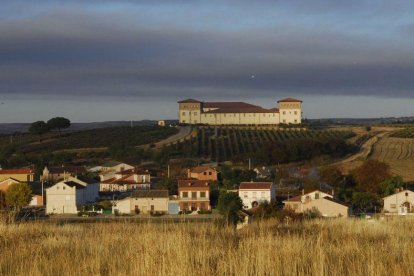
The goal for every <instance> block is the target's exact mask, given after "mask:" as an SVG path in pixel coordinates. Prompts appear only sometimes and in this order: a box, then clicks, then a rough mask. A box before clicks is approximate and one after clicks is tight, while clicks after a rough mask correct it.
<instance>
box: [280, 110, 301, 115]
mask: <svg viewBox="0 0 414 276" xmlns="http://www.w3.org/2000/svg"><path fill="white" fill-rule="evenodd" d="M289 114H292V111H289ZM293 114H295V115H298V112H297V111H293ZM283 115H286V111H283Z"/></svg>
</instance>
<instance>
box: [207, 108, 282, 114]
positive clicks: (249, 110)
mask: <svg viewBox="0 0 414 276" xmlns="http://www.w3.org/2000/svg"><path fill="white" fill-rule="evenodd" d="M278 112H279V109H277V108H272V109H265V108H262V107H260V106H257V107H228V108H219V109H215V110H209V111H205V112H204V113H207V114H215V113H216V114H217V113H278Z"/></svg>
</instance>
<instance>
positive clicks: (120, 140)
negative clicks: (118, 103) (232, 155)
mask: <svg viewBox="0 0 414 276" xmlns="http://www.w3.org/2000/svg"><path fill="white" fill-rule="evenodd" d="M177 133H178V129H177V128H172V127H159V126H135V127H132V128H131V127H109V128H100V129H93V130H86V131H77V132H72V133H65V134H63V135H62V136H61V137H60V136H59V134H57V133H48V134H47V135H44V136H42V137H41V139H42V141H41V142H40V141H39V138H40V137H38V136H35V135H32V134H19V135H15V136H14V137H13V141H12V140H11V139H10V137H9V136H0V164H1V165H2V166H3V167H7V166H8V167H14V166H26V165H29V164H33V163H35V164H44V163H49V162H52V163H53V162H54V161H56V163H57V164H59V163H65V162H68V161H70V160H72V159H73V158H75V159H85V160H86V161H91V162H93V161H94V160H93V158H100V159H102V158H106V157H109V155H110V153H111V152H112V153H114V155H119V156H121V155H122V154H123V153H125V152H127V153H129V154H131V155H137V152H135V151H134V149H135V147H137V146H140V145H145V144H152V143H156V142H158V141H161V140H163V139H166V138H168V137H170V136H172V135H175V134H177ZM108 151H109V152H108ZM67 152H70V153H71V155H69V154H68V153H67ZM65 153H66V154H65ZM89 159H90V160H89Z"/></svg>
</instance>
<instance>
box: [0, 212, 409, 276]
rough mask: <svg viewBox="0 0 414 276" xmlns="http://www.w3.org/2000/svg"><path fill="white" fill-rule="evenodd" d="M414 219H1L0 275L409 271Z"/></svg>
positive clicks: (396, 273)
mask: <svg viewBox="0 0 414 276" xmlns="http://www.w3.org/2000/svg"><path fill="white" fill-rule="evenodd" d="M413 227H414V220H410V219H408V218H396V219H393V220H385V221H365V220H345V219H344V220H314V221H307V222H304V223H297V224H289V225H286V224H281V223H277V222H276V221H268V222H265V223H260V224H253V225H250V226H249V227H247V228H244V229H243V230H241V231H239V232H234V231H233V230H231V229H225V228H223V227H219V226H216V225H214V224H209V223H205V224H203V223H192V224H186V223H181V224H179V223H177V224H172V223H163V224H155V223H142V224H133V223H95V224H65V225H55V224H50V223H28V224H20V225H4V224H0V252H1V257H0V275H414V255H413V254H412V247H413V241H414V234H413V231H412V229H413Z"/></svg>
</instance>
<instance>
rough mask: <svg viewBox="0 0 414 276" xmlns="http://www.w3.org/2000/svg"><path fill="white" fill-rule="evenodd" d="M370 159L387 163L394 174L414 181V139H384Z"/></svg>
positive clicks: (377, 144) (376, 146)
mask: <svg viewBox="0 0 414 276" xmlns="http://www.w3.org/2000/svg"><path fill="white" fill-rule="evenodd" d="M370 158H372V159H377V160H379V161H383V162H386V163H388V164H389V165H390V167H391V171H392V173H394V174H398V175H401V176H402V177H403V178H404V180H405V181H414V170H413V168H414V139H412V138H393V137H388V136H386V137H383V138H381V139H379V141H378V142H377V143H376V144H375V146H374V148H373V151H372V154H371V155H370Z"/></svg>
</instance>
